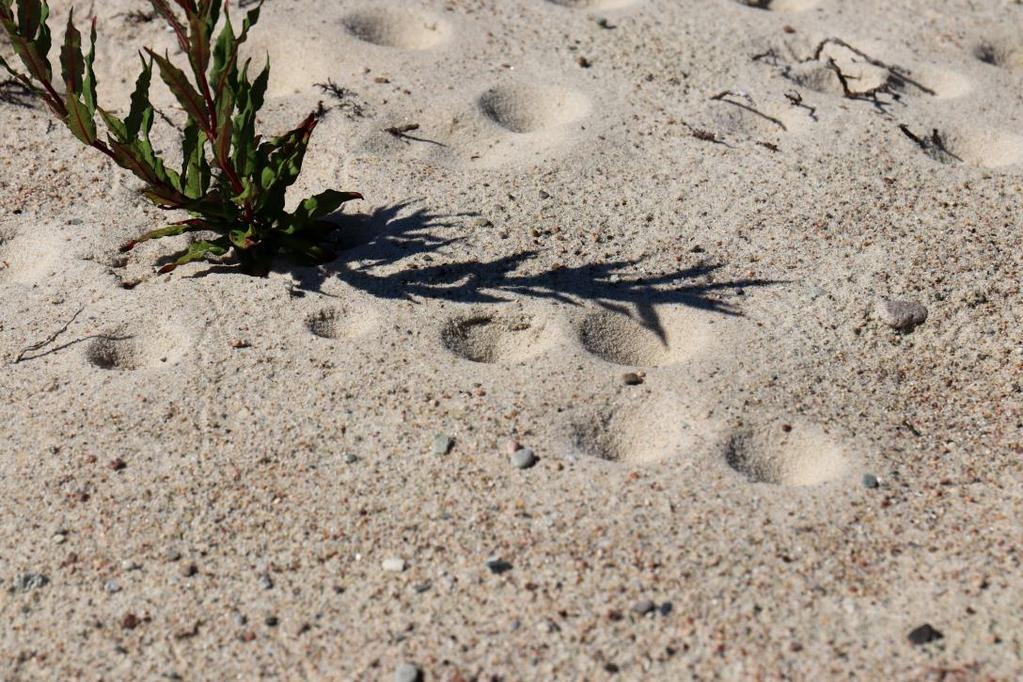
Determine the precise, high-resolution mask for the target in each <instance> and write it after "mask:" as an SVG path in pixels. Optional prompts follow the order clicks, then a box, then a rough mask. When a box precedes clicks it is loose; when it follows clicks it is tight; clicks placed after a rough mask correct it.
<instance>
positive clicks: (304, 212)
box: [295, 189, 363, 222]
mask: <svg viewBox="0 0 1023 682" xmlns="http://www.w3.org/2000/svg"><path fill="white" fill-rule="evenodd" d="M362 198H363V197H362V195H361V194H359V193H358V192H339V191H337V190H333V189H328V190H327V191H325V192H320V193H319V194H317V195H316V196H313V197H309V198H308V199H306V200H305V201H303V202H302V203H301V205H300V206H299V207H298V210H296V211H295V218H296V219H298V220H299V221H301V222H305V221H307V220H318V219H320V218H324V217H326V216H328V215H330V214H331V213H333V212H334V211H336V210H337V209H338V208H340V207H341V205H342V204H345V203H347V202H349V201H354V200H356V199H362Z"/></svg>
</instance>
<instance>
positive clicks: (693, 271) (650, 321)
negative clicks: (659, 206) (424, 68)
mask: <svg viewBox="0 0 1023 682" xmlns="http://www.w3.org/2000/svg"><path fill="white" fill-rule="evenodd" d="M415 203H416V202H413V201H405V202H401V203H398V204H394V205H392V206H387V207H383V208H378V209H376V210H375V211H373V213H371V214H369V215H368V216H362V217H361V218H360V217H356V216H338V217H335V220H337V221H338V226H339V228H340V229H339V232H340V233H341V234H342V235H343V236H342V237H340V241H339V245H341V246H342V248H343V249H344V250H343V251H342V252H341V256H340V257H339V258H338V259H336V260H334V261H333V262H331V263H328V264H326V265H323V266H319V267H290V268H289V269H288V272H289V273H290V274H291V276H292V277H294V279H295V280H296V285H295V288H296V289H297V290H299V291H302V292H316V293H321V294H322V293H324V292H323V286H324V284H325V283H327V282H328V281H330V280H332V279H337V280H339V281H341V282H344V283H345V284H347V285H349V286H351V287H353V288H355V289H358V290H360V291H362V292H365V293H367V294H369V295H371V296H374V297H376V298H380V299H386V300H405V301H413V302H418V301H420V300H444V301H452V302H460V303H481V304H490V303H505V302H509V301H511V300H513V299H514V298H516V297H528V298H534V299H544V300H552V301H558V302H561V303H566V304H570V305H583V304H594V305H598V306H600V307H602V308H604V309H606V310H609V311H612V312H615V313H620V314H624V315H629V316H631V317H633V318H635V319H636V321H637V322H638V323H639V324H641V325H642V326H644V327H646V328H647V329H650V330H651V331H653V332H654V333H656V334H657V336H658V337H659V338H660V339H661V341H662V342H665V341H666V332H665V330H664V328H663V325H662V323H661V320H660V316H659V314H658V312H657V311H658V307H659V306H664V305H680V306H685V307H689V308H694V309H698V310H704V311H708V312H714V313H718V314H722V315H731V316H741V315H742V311H741V309H740V307H739V306H738V305H737V304H736V303H735V302H734V299H735V298H740V297H741V296H742V295H743V293H744V289H747V288H752V287H761V286H768V285H773V284H781V283H782V282H781V281H779V280H769V279H762V278H744V279H733V280H718V279H717V273H718V272H719V270H720V269H721V268H722V267H723V266H722V264H720V263H718V264H702V265H695V266H691V267H686V268H683V269H680V270H678V271H673V272H667V273H661V274H654V275H646V274H635V273H636V269H637V266H639V265H640V264H641V260H618V261H612V262H607V263H595V264H581V265H573V266H556V267H553V268H549V269H543V268H540V269H537V268H536V267H534V265H535V264H536V263H537V262H538V261H539V256H540V252H539V251H538V250H524V251H520V252H518V253H514V254H510V255H505V256H500V257H497V258H494V259H491V260H487V261H480V260H476V259H472V258H466V259H463V260H456V261H450V260H444V259H443V258H441V257H440V252H442V250H443V249H444V247H446V246H449V245H451V244H454V243H456V242H458V241H461V240H462V239H464V238H462V237H448V236H441V233H443V232H444V231H449V230H451V229H453V228H458V227H462V226H463V225H464V221H463V219H464V218H468V217H473V216H474V215H475V214H455V215H438V214H434V213H431V212H429V211H427V210H425V209H424V208H422V207H415ZM434 254H438V255H437V256H435V255H434ZM416 257H418V258H416ZM413 258H415V262H413V260H412V259H413ZM402 261H408V262H406V263H405V264H404V266H403V267H401V268H400V269H395V267H394V266H398V265H399V264H400V263H401V262H402ZM424 263H425V264H424Z"/></svg>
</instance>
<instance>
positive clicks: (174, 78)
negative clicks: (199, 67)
mask: <svg viewBox="0 0 1023 682" xmlns="http://www.w3.org/2000/svg"><path fill="white" fill-rule="evenodd" d="M146 52H148V53H149V56H150V57H151V58H152V59H153V60H154V61H156V64H157V66H158V67H159V68H160V77H161V78H162V79H163V82H164V83H166V84H167V87H168V88H170V91H171V92H172V93H173V94H174V97H175V98H177V100H178V103H179V104H180V105H181V108H182V109H184V110H185V113H187V114H188V116H189V117H191V118H192V119H193V120H195V121H196V122H197V123H199V125H200V126H202V128H203V129H204V130H205V131H206V132H207V133H212V132H213V131H211V130H210V129H209V128H210V112H209V111H208V110H207V109H206V102H205V101H204V100H203V98H202V95H200V94H199V91H198V90H196V89H195V86H193V85H192V83H191V82H190V81H189V80H188V77H187V76H186V75H185V72H184V71H182V70H181V69H179V68H178V67H176V66H174V64H172V63H171V61H170V59H168V58H167V57H161V56H160V55H158V54H156V53H155V52H153V51H152V50H150V49H149V48H146Z"/></svg>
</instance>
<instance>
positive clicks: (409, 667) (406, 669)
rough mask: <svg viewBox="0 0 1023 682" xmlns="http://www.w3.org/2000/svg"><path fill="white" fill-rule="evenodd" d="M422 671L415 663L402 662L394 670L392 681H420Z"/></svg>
mask: <svg viewBox="0 0 1023 682" xmlns="http://www.w3.org/2000/svg"><path fill="white" fill-rule="evenodd" d="M422 680H423V671H422V670H420V669H419V666H418V665H416V664H415V663H402V664H401V665H399V666H398V667H397V668H396V669H395V671H394V682H422Z"/></svg>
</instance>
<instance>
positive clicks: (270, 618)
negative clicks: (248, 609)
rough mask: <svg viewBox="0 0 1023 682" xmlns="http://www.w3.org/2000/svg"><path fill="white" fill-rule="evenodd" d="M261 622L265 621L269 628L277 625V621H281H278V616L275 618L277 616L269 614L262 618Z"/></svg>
mask: <svg viewBox="0 0 1023 682" xmlns="http://www.w3.org/2000/svg"><path fill="white" fill-rule="evenodd" d="M263 622H264V623H266V626H267V627H269V628H275V627H277V625H278V624H279V623H280V622H281V621H280V619H279V618H277V616H274V615H272V614H271V615H269V616H267V617H266V618H264V619H263Z"/></svg>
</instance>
